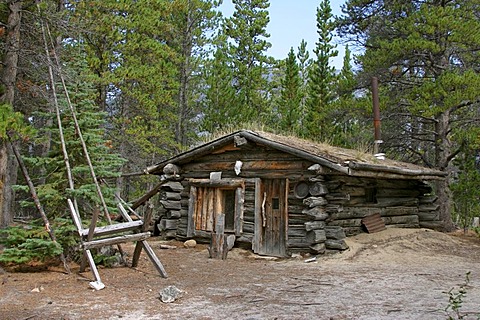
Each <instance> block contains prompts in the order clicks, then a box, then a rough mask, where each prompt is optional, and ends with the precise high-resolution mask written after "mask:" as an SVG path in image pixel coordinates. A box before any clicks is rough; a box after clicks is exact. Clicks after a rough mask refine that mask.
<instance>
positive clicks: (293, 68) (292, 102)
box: [278, 48, 301, 132]
mask: <svg viewBox="0 0 480 320" xmlns="http://www.w3.org/2000/svg"><path fill="white" fill-rule="evenodd" d="M300 89H301V78H300V70H299V67H298V64H297V60H296V57H295V52H294V51H293V48H291V49H290V52H289V53H288V57H287V59H286V60H285V75H284V78H283V79H282V81H281V92H280V99H279V102H278V116H279V118H280V119H279V121H278V128H279V129H280V130H281V131H283V132H298V130H299V116H300V101H301V100H300V99H301V95H300Z"/></svg>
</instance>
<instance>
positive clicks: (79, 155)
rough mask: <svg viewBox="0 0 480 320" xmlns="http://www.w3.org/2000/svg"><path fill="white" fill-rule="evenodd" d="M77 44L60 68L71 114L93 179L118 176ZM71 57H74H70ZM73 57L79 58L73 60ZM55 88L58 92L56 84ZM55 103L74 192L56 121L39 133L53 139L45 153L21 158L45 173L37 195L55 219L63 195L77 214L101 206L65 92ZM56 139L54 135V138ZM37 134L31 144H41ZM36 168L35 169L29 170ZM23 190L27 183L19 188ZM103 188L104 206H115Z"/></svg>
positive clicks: (117, 164) (110, 192)
mask: <svg viewBox="0 0 480 320" xmlns="http://www.w3.org/2000/svg"><path fill="white" fill-rule="evenodd" d="M77 49H78V48H70V49H69V52H70V56H71V57H72V62H70V63H69V64H68V65H67V67H66V68H64V72H65V75H64V76H65V77H66V78H68V79H70V81H69V83H68V84H67V89H68V93H69V97H70V100H71V102H72V105H73V107H74V108H75V110H76V117H77V119H78V123H79V126H80V130H81V131H82V136H83V138H84V140H85V142H86V144H87V149H88V152H89V156H90V158H91V161H92V163H93V166H94V171H95V174H96V176H97V177H101V178H105V179H107V180H108V179H109V178H115V177H118V176H119V175H120V170H119V169H120V167H121V165H122V163H123V160H122V159H121V158H120V157H119V156H118V154H116V153H115V152H114V151H113V150H112V142H111V141H110V140H108V139H106V136H105V118H106V114H105V113H104V112H102V111H101V110H100V109H99V107H98V106H96V105H95V102H94V100H95V90H94V88H93V87H92V86H91V82H90V80H89V76H88V72H89V71H88V69H87V68H86V66H85V65H84V63H83V62H82V58H83V56H81V55H80V56H79V55H78V51H76V50H77ZM74 56H75V58H73V57H74ZM76 59H79V60H80V61H79V62H77V60H76ZM58 92H59V93H61V92H63V89H62V88H61V86H60V85H59V88H58ZM59 97H60V99H59V103H60V108H61V114H62V117H63V118H62V126H63V133H64V136H65V143H66V147H67V152H68V155H69V161H70V166H71V168H72V174H73V178H74V181H75V190H70V188H69V183H68V180H67V174H66V167H65V162H64V158H63V153H62V151H61V146H60V140H59V131H58V127H57V126H56V122H53V121H52V123H54V124H53V125H52V126H51V127H46V128H42V130H40V131H39V132H40V133H46V132H51V135H52V137H53V141H52V143H51V149H50V152H49V154H48V156H47V157H37V156H35V155H34V154H33V155H30V156H29V157H25V162H26V163H27V164H29V165H30V168H32V169H35V168H37V169H38V168H42V170H36V171H40V172H43V173H44V174H45V176H46V177H45V179H44V180H43V181H42V184H41V185H38V187H37V193H38V196H39V199H40V201H41V202H42V204H43V206H44V208H45V211H46V212H47V214H49V215H50V216H51V217H59V216H60V215H61V213H62V212H66V211H65V210H63V209H64V208H65V206H66V197H72V196H74V197H75V198H76V199H77V200H78V202H79V204H80V206H81V209H80V210H81V211H82V213H90V212H92V210H93V208H94V207H95V206H99V205H100V199H99V197H98V194H97V190H96V186H95V185H94V181H93V179H92V177H91V175H90V169H89V167H88V164H87V160H86V155H85V154H84V151H83V148H82V145H81V143H80V141H79V138H78V133H77V131H76V129H75V126H74V124H73V117H72V115H71V113H70V109H69V106H68V105H67V102H66V100H65V95H64V94H59ZM37 116H40V117H49V116H50V117H54V116H55V115H54V114H52V113H51V114H42V113H38V114H37ZM55 137H56V138H55ZM42 138H43V137H42V135H40V136H39V137H38V138H37V139H35V140H34V142H35V143H42ZM34 171H35V170H34ZM19 188H20V189H23V190H27V186H23V187H19ZM102 192H103V193H104V197H105V199H106V200H107V204H108V205H109V206H110V207H111V208H114V203H115V198H114V189H113V188H111V187H109V186H107V185H102ZM23 203H24V204H25V205H27V204H30V205H31V203H30V199H29V197H27V199H25V200H23Z"/></svg>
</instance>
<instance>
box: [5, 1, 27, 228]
mask: <svg viewBox="0 0 480 320" xmlns="http://www.w3.org/2000/svg"><path fill="white" fill-rule="evenodd" d="M7 3H8V9H9V14H8V22H7V38H6V42H5V56H4V61H3V65H4V68H3V72H2V75H1V79H0V80H1V84H2V85H3V86H4V92H3V94H2V95H1V96H0V103H7V104H10V105H12V106H13V105H14V101H15V83H16V79H17V68H18V56H19V50H20V24H21V18H22V15H21V9H22V3H23V2H22V1H18V0H10V1H8V2H7ZM10 155H11V149H9V148H8V146H7V142H6V141H3V140H2V141H0V227H2V228H3V227H6V226H8V225H9V224H10V223H11V222H12V221H13V210H12V207H13V198H14V193H13V190H12V188H11V186H12V184H14V183H15V182H16V176H17V166H16V163H15V162H14V159H13V157H10Z"/></svg>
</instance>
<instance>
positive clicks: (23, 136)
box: [0, 0, 480, 230]
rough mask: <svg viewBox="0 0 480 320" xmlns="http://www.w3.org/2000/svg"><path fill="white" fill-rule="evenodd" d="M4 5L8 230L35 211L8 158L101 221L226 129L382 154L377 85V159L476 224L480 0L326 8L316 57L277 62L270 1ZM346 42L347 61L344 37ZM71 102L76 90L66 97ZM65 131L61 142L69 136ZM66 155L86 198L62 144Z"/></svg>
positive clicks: (323, 2)
mask: <svg viewBox="0 0 480 320" xmlns="http://www.w3.org/2000/svg"><path fill="white" fill-rule="evenodd" d="M232 2H233V4H234V12H233V14H232V16H230V17H223V16H222V13H221V11H220V10H219V6H220V5H221V1H215V0H138V1H118V0H81V1H67V0H43V1H41V0H36V1H33V0H3V1H2V2H1V3H0V60H1V65H0V75H1V78H0V81H1V82H0V106H1V108H0V138H1V140H0V182H1V183H0V228H5V227H7V226H9V225H11V224H12V223H13V222H14V220H21V221H23V220H29V219H30V218H31V217H38V213H37V210H36V209H35V207H34V203H33V201H32V196H31V194H30V192H29V189H28V187H27V182H26V181H25V178H24V176H22V175H21V174H20V171H19V165H18V162H17V160H16V159H15V157H14V153H13V150H14V149H13V148H15V149H17V150H19V151H20V154H21V156H22V159H23V162H24V163H25V165H26V168H27V170H28V172H29V175H30V178H31V180H32V182H33V184H34V185H35V187H36V189H37V193H38V199H39V200H40V203H41V204H42V206H43V207H44V209H45V212H47V215H48V216H49V218H50V219H52V220H53V221H62V218H67V219H68V217H69V213H68V210H67V203H66V198H67V197H69V196H71V197H72V196H73V197H75V198H76V199H77V200H78V204H79V206H80V212H82V214H85V215H88V214H90V213H91V212H92V211H93V210H94V208H95V207H96V206H98V204H99V202H100V199H99V197H98V194H97V193H96V192H95V185H94V183H93V181H92V179H91V177H90V175H89V169H88V164H87V161H86V159H85V155H84V152H83V150H82V145H81V143H80V141H79V137H78V130H76V129H75V126H74V122H75V119H74V117H73V116H72V114H71V113H70V111H69V110H70V109H69V108H70V106H72V107H73V108H74V110H75V112H76V115H77V117H78V122H79V126H80V127H81V131H82V133H83V135H84V137H85V142H86V144H87V145H88V150H89V153H90V156H91V158H92V162H93V164H94V168H95V172H96V174H97V175H98V176H99V177H100V179H101V181H102V182H103V183H102V190H103V192H104V194H105V199H109V200H108V206H109V207H111V208H112V210H114V209H113V208H114V207H115V206H114V202H115V197H114V195H115V194H117V195H119V196H121V198H123V199H125V200H127V201H134V200H135V199H137V198H138V197H139V196H141V195H142V194H144V193H145V192H147V191H148V190H150V189H151V188H152V186H153V185H155V184H156V183H157V181H156V179H158V178H156V177H149V176H145V175H143V174H142V173H143V170H144V169H145V168H146V167H148V166H150V165H152V164H155V163H158V162H160V161H162V160H165V159H167V158H169V157H171V156H173V155H175V154H178V153H179V152H182V151H185V150H187V149H188V148H190V147H192V146H194V145H197V144H199V143H201V142H202V141H205V140H208V139H210V138H211V137H212V136H214V135H216V134H217V135H218V134H219V133H222V132H223V133H225V132H229V131H231V130H234V129H238V128H255V129H262V130H267V131H274V132H277V133H281V134H288V135H295V136H298V137H303V138H306V139H310V140H313V141H322V142H327V143H329V144H332V145H336V146H342V147H346V148H355V149H359V150H362V151H367V152H372V150H373V143H374V139H373V113H372V97H371V91H370V85H371V81H372V78H373V77H376V78H377V79H378V81H379V84H380V86H379V90H380V91H379V92H380V93H379V94H380V108H381V114H382V140H383V143H382V144H381V151H382V152H384V153H386V155H387V157H389V158H393V159H398V160H401V161H406V162H411V163H416V164H420V165H423V166H427V167H430V168H435V169H438V170H441V171H444V172H446V173H448V179H446V180H445V181H438V182H436V184H435V185H434V186H433V187H434V190H435V193H436V195H437V196H438V197H439V199H440V203H441V207H442V210H441V211H442V219H443V220H444V222H445V228H444V229H445V230H452V229H453V228H454V227H455V225H457V226H468V225H470V224H471V219H472V217H474V216H478V215H479V209H480V208H479V196H480V188H479V185H480V184H479V183H480V176H479V168H480V154H479V147H480V146H479V143H480V136H479V129H480V127H479V121H480V114H479V102H480V74H479V71H480V59H479V55H480V3H479V1H478V0H409V1H407V0H395V1H387V0H373V1H372V0H368V1H367V0H348V1H346V2H345V4H344V5H343V6H342V14H341V15H340V16H333V14H332V10H331V6H330V2H329V0H319V4H318V8H317V10H316V12H312V15H315V16H316V21H317V26H316V28H317V30H316V31H317V35H318V39H317V41H316V42H315V44H310V45H314V50H313V52H309V50H307V43H306V41H305V40H302V39H298V40H299V41H298V47H296V48H294V47H292V48H291V50H290V52H289V53H288V55H287V56H286V57H285V59H281V60H278V59H274V58H273V57H271V56H269V55H268V54H267V51H268V48H269V47H270V46H271V44H270V43H269V34H268V33H267V31H266V27H267V26H268V23H269V11H268V10H269V1H268V0H232ZM334 37H335V38H336V39H340V41H342V45H344V46H345V54H344V58H343V66H342V68H341V70H337V69H336V68H335V67H333V66H332V65H331V61H332V59H333V58H335V57H336V56H337V55H338V51H337V44H336V43H335V42H334V41H333V38H334ZM66 93H68V95H67V94H66ZM58 121H60V122H61V123H62V127H63V131H64V132H62V134H63V135H64V137H65V145H62V143H61V141H60V139H59V135H60V133H61V132H59V126H58ZM63 148H65V149H66V150H68V155H69V161H70V163H71V167H72V174H73V180H74V181H75V188H72V185H69V179H68V175H67V169H66V166H65V159H64V156H63V155H62V150H63Z"/></svg>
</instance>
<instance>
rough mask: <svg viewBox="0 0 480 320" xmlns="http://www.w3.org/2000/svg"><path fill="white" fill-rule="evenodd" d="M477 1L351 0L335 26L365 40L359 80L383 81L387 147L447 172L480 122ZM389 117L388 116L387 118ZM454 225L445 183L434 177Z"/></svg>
mask: <svg viewBox="0 0 480 320" xmlns="http://www.w3.org/2000/svg"><path fill="white" fill-rule="evenodd" d="M478 6H479V4H478V1H477V0H462V1H457V0H452V1H427V2H426V1H420V0H415V1H392V2H384V1H380V0H376V1H358V0H355V1H353V0H351V1H348V2H347V3H346V4H345V6H344V7H343V12H344V14H345V16H344V17H343V18H342V19H341V20H340V21H339V32H340V33H341V35H342V36H343V37H344V38H347V39H350V41H351V42H354V43H355V44H357V45H359V44H360V45H362V46H365V51H364V53H363V54H361V55H359V56H358V61H359V63H360V66H361V69H362V70H361V73H360V74H359V80H360V81H361V82H363V84H364V85H365V86H366V85H367V84H368V83H369V82H370V79H371V77H372V76H377V77H378V78H379V82H380V84H381V85H382V87H381V92H383V94H382V98H383V99H385V100H386V101H384V102H383V105H385V106H387V107H388V108H386V109H384V110H382V113H383V118H384V119H386V120H384V121H383V123H382V127H383V128H388V131H387V130H383V132H384V134H383V140H384V141H385V143H384V146H383V147H384V148H385V149H386V150H387V151H388V152H389V153H390V154H391V155H392V156H397V157H398V158H401V159H402V160H406V161H411V162H416V163H422V164H425V165H427V166H429V167H434V168H437V169H439V170H442V171H445V172H451V170H452V159H454V158H455V157H456V156H458V155H459V154H461V153H462V152H463V148H464V145H465V144H464V137H465V136H467V135H468V132H469V131H471V130H472V128H475V127H477V126H478V125H479V124H480V118H479V117H478V114H477V113H476V110H477V108H478V103H479V101H480V99H479V94H478V92H480V75H479V74H478V72H476V68H477V67H478V62H475V61H478V60H477V59H478V53H477V51H478V50H477V48H478V47H479V46H480V20H479V18H478V16H477V15H476V12H478V9H479V7H478ZM387 120H388V121H387ZM435 187H436V188H435V189H436V192H437V195H438V197H439V201H440V205H441V207H442V209H443V211H442V212H441V215H442V216H441V217H442V219H443V220H444V222H445V229H446V230H451V229H452V228H453V224H452V222H451V216H450V191H449V186H448V180H447V181H438V182H437V183H436V186H435Z"/></svg>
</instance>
